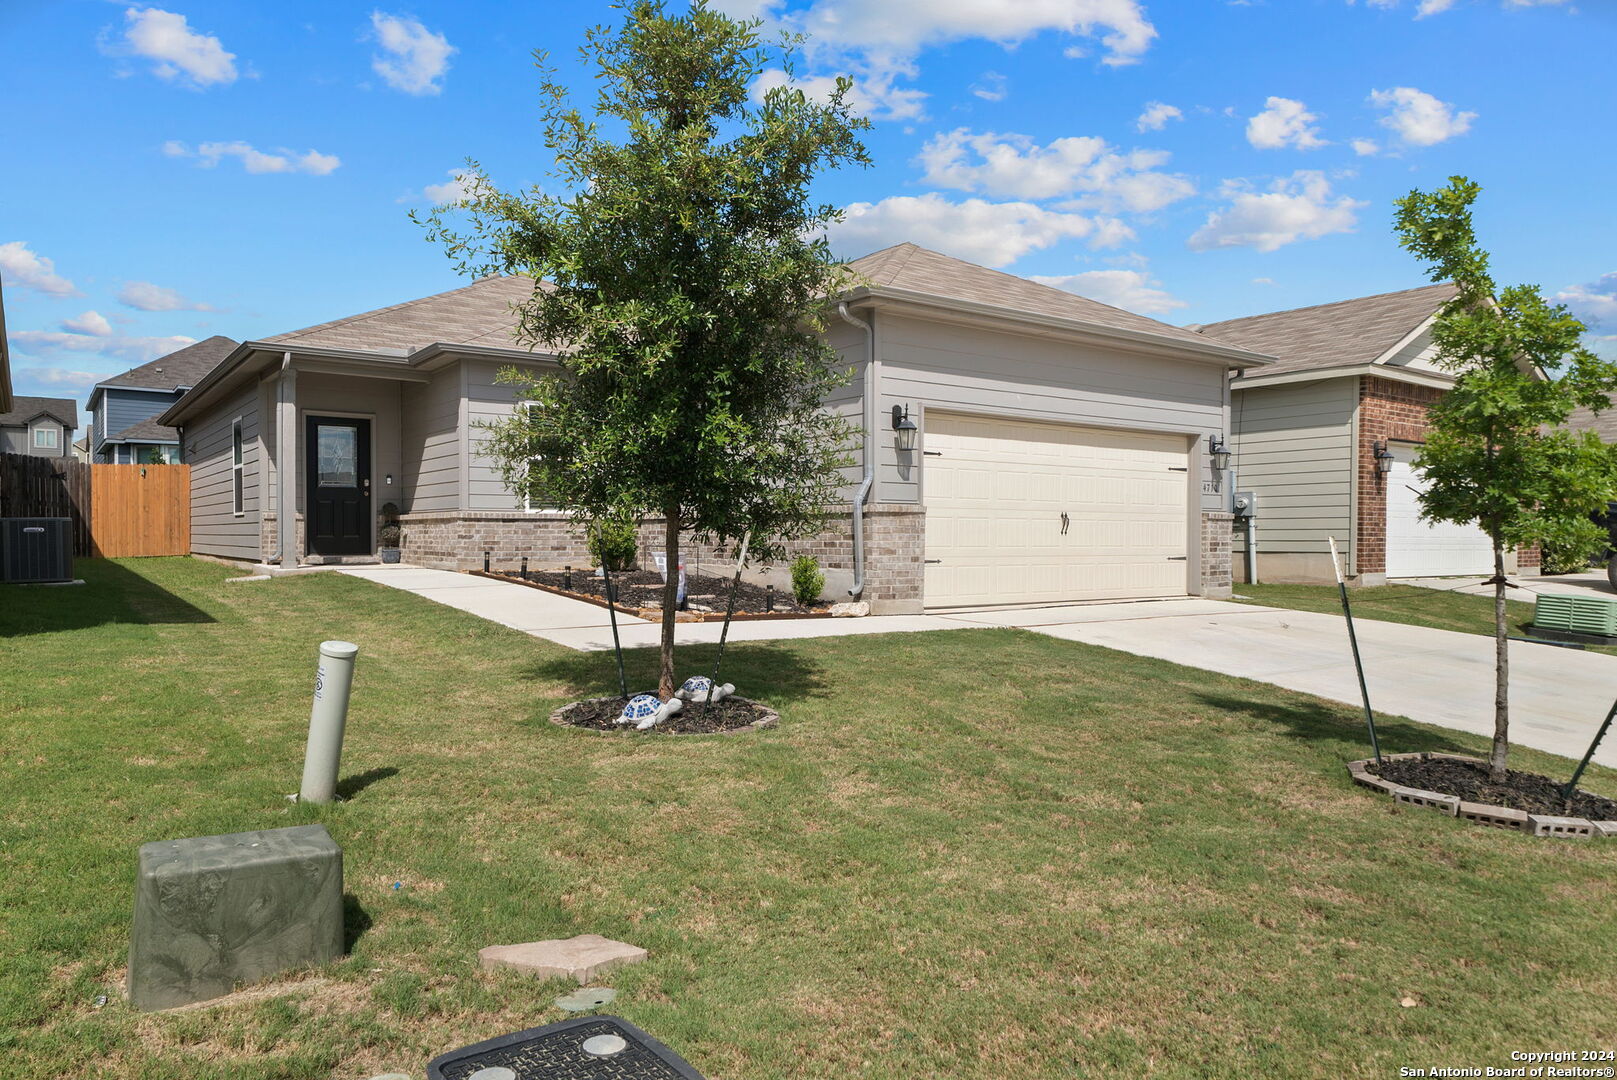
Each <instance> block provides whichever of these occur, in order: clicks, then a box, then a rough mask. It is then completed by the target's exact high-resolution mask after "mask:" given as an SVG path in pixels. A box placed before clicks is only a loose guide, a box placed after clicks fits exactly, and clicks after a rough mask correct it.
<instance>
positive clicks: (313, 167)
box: [163, 139, 342, 176]
mask: <svg viewBox="0 0 1617 1080" xmlns="http://www.w3.org/2000/svg"><path fill="white" fill-rule="evenodd" d="M163 153H164V154H166V155H168V156H169V157H184V158H196V160H197V164H198V165H200V166H201V167H202V168H204V169H211V168H213V167H214V166H216V165H218V164H219V162H221V161H223V160H224V159H225V158H231V157H233V158H236V159H237V160H239V161H240V162H241V167H242V168H243V169H245V170H246V171H248V172H250V173H308V174H309V175H311V176H327V175H329V174H330V173H332V172H334V171H336V169H337V167H338V166H340V165H341V164H342V159H341V158H339V157H337V155H335V154H322V153H320V151H318V150H307V151H304V152H303V153H301V154H299V153H298V152H296V151H295V150H288V149H286V148H285V147H277V148H276V150H275V151H274V152H270V151H265V150H259V149H257V148H256V147H254V146H253V145H252V144H250V143H245V142H242V141H241V140H240V139H237V140H235V141H234V142H205V143H201V144H199V145H198V146H197V148H196V149H195V150H192V149H191V148H190V147H189V146H187V145H186V144H185V143H182V142H178V141H176V140H174V139H170V140H169V141H168V142H166V143H164V144H163Z"/></svg>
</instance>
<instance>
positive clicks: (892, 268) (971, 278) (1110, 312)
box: [847, 243, 1264, 352]
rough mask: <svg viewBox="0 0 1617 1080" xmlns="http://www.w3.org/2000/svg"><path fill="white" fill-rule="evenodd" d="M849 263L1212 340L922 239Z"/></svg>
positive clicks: (899, 277)
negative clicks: (938, 248)
mask: <svg viewBox="0 0 1617 1080" xmlns="http://www.w3.org/2000/svg"><path fill="white" fill-rule="evenodd" d="M847 265H848V267H849V269H851V270H854V271H855V272H857V273H858V274H859V275H860V276H861V277H863V278H864V279H865V280H867V281H868V282H869V283H870V284H871V285H873V286H877V287H881V286H886V287H888V288H894V289H905V290H908V291H911V292H918V293H926V294H928V295H931V296H936V297H938V298H940V299H944V300H964V301H969V302H972V303H978V304H988V305H992V306H994V307H1000V308H1006V309H1008V310H1012V311H1017V312H1023V313H1026V314H1030V315H1045V316H1051V317H1054V318H1058V319H1072V320H1074V321H1076V322H1084V323H1089V324H1091V325H1094V326H1102V327H1108V328H1111V329H1114V330H1130V331H1134V332H1135V333H1143V334H1154V335H1157V336H1159V337H1164V338H1170V339H1177V340H1181V341H1189V342H1196V343H1197V344H1198V345H1205V344H1206V339H1204V338H1202V337H1200V335H1198V334H1196V333H1195V332H1194V331H1192V330H1186V329H1185V328H1183V327H1179V326H1174V325H1172V324H1171V323H1165V322H1159V321H1158V320H1156V319H1152V318H1148V317H1147V316H1144V315H1136V314H1135V313H1134V312H1132V311H1124V310H1123V309H1122V308H1116V307H1112V306H1111V305H1110V304H1102V303H1101V302H1100V301H1098V300H1091V299H1089V298H1088V297H1086V296H1079V295H1078V294H1077V293H1070V292H1067V291H1066V290H1065V289H1058V288H1055V287H1054V286H1051V285H1042V284H1040V283H1039V282H1037V281H1030V280H1028V279H1027V278H1022V277H1017V276H1016V275H1015V274H1007V273H1005V272H1004V271H1002V270H990V269H989V268H988V267H986V266H978V265H977V264H975V263H969V262H966V261H965V260H963V259H956V258H953V257H951V256H949V255H944V254H941V253H939V252H936V251H930V250H928V249H926V248H924V247H920V246H918V245H916V244H908V243H906V244H895V245H893V246H892V247H889V248H883V249H882V250H880V251H876V252H872V253H871V254H869V255H866V256H864V257H863V258H859V259H855V260H853V261H852V262H850V263H848V264H847ZM1255 351H1257V352H1263V351H1264V350H1262V349H1258V350H1255Z"/></svg>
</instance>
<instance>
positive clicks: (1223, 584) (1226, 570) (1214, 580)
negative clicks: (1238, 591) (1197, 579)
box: [1202, 510, 1235, 600]
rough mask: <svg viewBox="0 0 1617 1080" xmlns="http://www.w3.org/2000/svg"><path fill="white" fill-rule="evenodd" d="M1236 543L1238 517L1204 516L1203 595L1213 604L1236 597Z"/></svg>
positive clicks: (1218, 513)
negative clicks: (1215, 601)
mask: <svg viewBox="0 0 1617 1080" xmlns="http://www.w3.org/2000/svg"><path fill="white" fill-rule="evenodd" d="M1234 540H1235V515H1234V514H1231V513H1226V512H1224V511H1210V510H1206V511H1203V512H1202V595H1203V596H1205V597H1207V599H1209V600H1228V599H1229V598H1230V597H1231V596H1232V595H1234V593H1235V587H1234V585H1233V581H1234V578H1233V576H1232V575H1233V573H1234V559H1233V554H1232V552H1233V549H1234Z"/></svg>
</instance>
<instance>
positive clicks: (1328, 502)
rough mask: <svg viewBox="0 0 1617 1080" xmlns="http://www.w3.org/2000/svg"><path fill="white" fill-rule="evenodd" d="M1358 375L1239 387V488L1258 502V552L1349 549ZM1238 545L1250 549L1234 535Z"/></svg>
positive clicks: (1234, 410) (1236, 424)
mask: <svg viewBox="0 0 1617 1080" xmlns="http://www.w3.org/2000/svg"><path fill="white" fill-rule="evenodd" d="M1357 390H1358V380H1357V379H1356V378H1341V379H1323V380H1320V381H1319V382H1308V383H1291V384H1288V385H1283V386H1270V387H1254V388H1252V389H1250V390H1237V391H1235V394H1234V402H1233V405H1232V406H1231V414H1232V422H1233V424H1234V429H1235V437H1234V439H1233V441H1232V445H1231V448H1232V449H1233V450H1234V451H1235V454H1234V458H1233V461H1232V464H1233V465H1234V467H1235V469H1236V470H1237V473H1238V475H1239V479H1238V481H1237V484H1236V486H1237V487H1239V488H1240V489H1241V490H1243V491H1251V492H1254V493H1255V494H1256V495H1257V499H1258V519H1257V526H1258V555H1259V558H1262V557H1263V555H1264V554H1266V553H1267V554H1275V555H1278V554H1286V553H1309V554H1323V553H1328V552H1329V550H1330V547H1329V542H1328V538H1329V537H1331V536H1335V537H1336V541H1337V545H1338V546H1339V547H1345V545H1346V543H1347V541H1348V539H1349V537H1351V536H1352V535H1353V528H1352V524H1353V523H1352V513H1351V506H1352V488H1353V411H1354V409H1355V408H1356V407H1357V405H1358V393H1357ZM1236 544H1237V549H1238V550H1245V547H1244V541H1242V540H1239V539H1238V540H1237V542H1236Z"/></svg>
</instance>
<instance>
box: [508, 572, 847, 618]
mask: <svg viewBox="0 0 1617 1080" xmlns="http://www.w3.org/2000/svg"><path fill="white" fill-rule="evenodd" d="M480 576H481V575H480ZM488 576H490V577H499V578H503V579H505V580H508V581H515V582H519V583H521V584H525V585H533V586H537V587H538V588H542V589H545V590H547V591H549V592H555V593H560V594H562V595H563V596H572V597H576V598H577V599H580V600H589V601H592V602H593V603H596V604H600V605H601V606H603V607H604V606H605V601H606V586H605V584H604V583H603V580H602V579H601V578H598V577H596V576H595V571H594V568H593V567H581V568H578V569H575V570H574V571H573V572H572V573H571V574H568V573H566V572H564V571H561V570H529V571H528V576H527V578H526V579H524V578H523V577H522V575H521V574H520V573H516V572H512V571H509V570H506V571H493V572H492V573H490V574H489V575H488ZM732 580H733V579H731V578H727V577H723V578H720V577H712V576H710V575H708V574H692V573H689V572H687V573H686V575H685V599H686V601H687V608H688V609H689V610H690V611H694V612H699V613H700V614H701V615H702V617H703V618H704V619H706V620H709V621H711V620H721V619H723V618H724V607H725V605H726V604H727V603H729V600H730V584H731V581H732ZM612 590H613V592H615V593H616V594H617V600H618V603H617V606H618V610H619V611H630V612H634V611H641V610H647V609H652V608H655V609H657V610H658V611H660V610H662V606H663V579H662V575H661V574H659V573H657V572H656V571H655V570H624V571H621V572H619V573H615V574H613V575H612ZM766 605H767V606H766ZM704 608H707V609H711V610H708V611H705V612H704V611H702V609H704ZM735 613H736V614H737V615H739V616H744V617H754V618H759V617H769V616H771V615H772V616H775V617H777V618H784V617H792V618H805V617H808V616H815V615H829V614H830V606H829V605H827V604H824V603H820V602H818V601H817V602H815V603H813V604H808V605H804V604H799V603H797V601H795V600H793V599H792V596H791V594H790V593H782V592H781V591H780V590H779V589H776V590H774V591H773V593H771V592H770V591H769V590H766V589H765V588H764V587H763V586H762V585H754V584H752V583H751V582H748V581H743V582H742V583H741V585H740V586H739V587H738V588H737V589H736V607H735Z"/></svg>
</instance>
